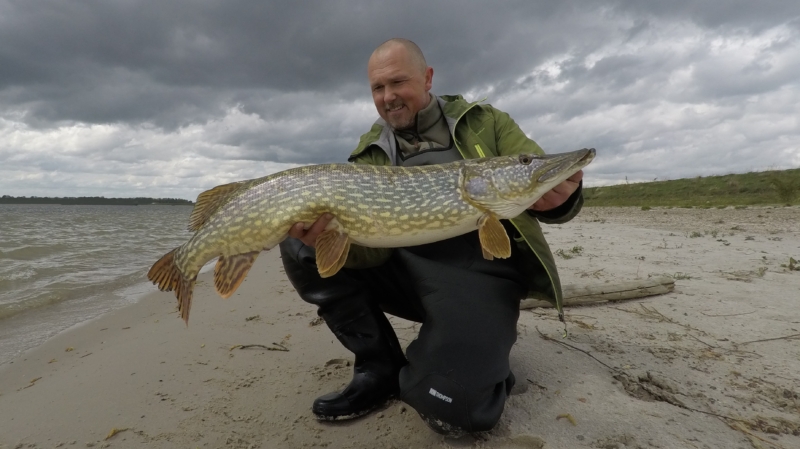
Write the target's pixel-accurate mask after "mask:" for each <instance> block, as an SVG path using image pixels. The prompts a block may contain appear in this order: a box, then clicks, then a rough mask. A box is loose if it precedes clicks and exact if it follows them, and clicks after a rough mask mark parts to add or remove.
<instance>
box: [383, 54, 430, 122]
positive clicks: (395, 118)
mask: <svg viewBox="0 0 800 449" xmlns="http://www.w3.org/2000/svg"><path fill="white" fill-rule="evenodd" d="M367 76H368V77H369V84H370V88H372V100H373V101H374V102H375V107H376V108H377V109H378V114H380V116H381V117H382V118H383V119H384V120H386V122H387V123H388V124H389V125H390V126H391V127H392V128H394V129H406V128H410V127H412V126H414V118H415V117H416V115H417V112H419V111H420V110H422V109H424V108H425V106H427V105H428V102H429V101H430V94H428V91H429V90H431V83H432V81H433V68H431V67H428V64H427V63H426V62H425V57H424V56H423V55H422V51H420V49H419V47H417V44H415V43H413V42H411V41H409V40H406V39H390V40H388V41H386V42H384V43H383V44H381V45H380V46H379V47H378V48H376V49H375V51H374V52H372V56H370V58H369V63H368V64H367Z"/></svg>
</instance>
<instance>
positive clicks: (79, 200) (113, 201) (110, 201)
mask: <svg viewBox="0 0 800 449" xmlns="http://www.w3.org/2000/svg"><path fill="white" fill-rule="evenodd" d="M0 204H65V205H78V204H90V205H112V206H114V205H116V206H139V205H145V204H166V205H175V204H186V205H192V204H194V203H193V202H191V201H188V200H184V199H180V198H142V197H140V198H106V197H102V196H79V197H63V198H58V197H48V196H16V197H14V196H9V195H3V196H1V197H0Z"/></svg>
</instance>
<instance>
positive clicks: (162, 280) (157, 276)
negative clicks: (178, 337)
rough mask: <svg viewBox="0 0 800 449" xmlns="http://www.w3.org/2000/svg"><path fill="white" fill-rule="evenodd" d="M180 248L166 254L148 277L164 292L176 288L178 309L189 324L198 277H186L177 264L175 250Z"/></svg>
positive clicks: (149, 272)
mask: <svg viewBox="0 0 800 449" xmlns="http://www.w3.org/2000/svg"><path fill="white" fill-rule="evenodd" d="M177 249H178V248H175V249H173V250H172V251H170V252H168V253H167V254H165V255H164V256H163V257H162V258H161V259H159V260H158V262H156V263H155V264H153V266H152V267H151V268H150V271H148V272H147V279H150V281H152V282H153V284H156V285H157V286H158V289H159V290H161V291H164V292H171V291H173V290H175V297H176V298H177V299H178V311H179V312H180V313H181V318H183V321H184V322H185V323H186V325H187V326H188V325H189V310H190V309H191V308H192V291H193V290H194V283H195V279H197V278H196V277H193V278H191V279H188V278H186V277H185V276H184V275H183V273H181V270H180V269H178V266H177V265H176V264H175V251H176V250H177Z"/></svg>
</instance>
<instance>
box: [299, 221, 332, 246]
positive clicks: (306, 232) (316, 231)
mask: <svg viewBox="0 0 800 449" xmlns="http://www.w3.org/2000/svg"><path fill="white" fill-rule="evenodd" d="M331 220H333V215H331V214H323V215H322V216H320V217H319V218H317V221H315V222H314V224H312V225H311V227H310V228H308V229H305V227H306V225H305V223H303V222H299V223H295V224H293V225H292V227H291V228H289V237H293V238H296V239H298V240H300V241H301V242H303V244H304V245H306V246H310V247H312V248H314V247H316V245H317V237H318V236H319V235H320V234H322V231H324V230H325V227H326V226H328V223H330V221H331Z"/></svg>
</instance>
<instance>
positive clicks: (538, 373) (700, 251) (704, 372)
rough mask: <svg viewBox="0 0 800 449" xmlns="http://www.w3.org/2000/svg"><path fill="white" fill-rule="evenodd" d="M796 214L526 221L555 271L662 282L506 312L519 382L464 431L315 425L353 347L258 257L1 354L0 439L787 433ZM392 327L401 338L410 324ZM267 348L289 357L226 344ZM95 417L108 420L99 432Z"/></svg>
mask: <svg viewBox="0 0 800 449" xmlns="http://www.w3.org/2000/svg"><path fill="white" fill-rule="evenodd" d="M768 211H769V213H768ZM798 215H799V214H798V209H797V208H787V209H785V210H784V209H769V208H766V209H758V210H755V209H744V210H732V209H731V210H691V209H686V210H676V209H670V210H667V209H661V208H653V209H652V210H650V211H640V210H633V208H620V209H616V208H615V209H613V210H612V209H605V208H603V209H599V208H586V209H584V211H583V212H582V213H581V214H580V215H579V217H578V218H577V219H576V220H573V222H570V223H568V224H565V225H558V226H544V229H545V231H546V233H547V239H548V241H549V242H550V246H551V248H552V250H553V252H554V253H558V251H559V250H561V254H564V255H566V256H569V258H567V257H563V256H560V255H556V259H557V263H558V265H559V272H560V274H561V277H562V282H563V283H564V284H577V285H581V284H602V283H611V282H615V281H618V280H619V281H621V280H630V279H635V278H637V277H639V278H645V277H647V276H648V275H657V274H669V275H671V276H673V277H676V288H675V291H673V292H671V293H669V294H666V295H661V296H656V297H649V298H642V299H638V300H632V301H624V302H619V303H614V304H600V305H596V306H584V307H574V308H567V309H566V315H567V320H568V323H569V331H570V336H569V337H568V338H567V339H562V338H561V330H562V327H561V325H560V323H559V322H558V321H557V317H556V316H555V313H554V311H552V310H546V309H532V310H523V311H522V312H521V315H520V320H519V324H518V334H519V335H518V341H517V343H516V345H515V346H514V349H513V350H512V354H511V365H512V369H513V370H514V373H515V375H516V377H517V379H518V382H517V384H518V385H517V386H516V387H515V389H514V391H512V396H511V397H510V398H509V400H508V402H507V405H506V410H505V412H504V415H503V418H502V419H501V422H500V424H499V425H498V426H497V427H496V428H495V429H494V430H493V431H492V432H490V433H489V434H487V435H483V436H480V437H478V438H475V437H472V436H466V437H463V438H461V439H458V440H452V439H444V438H443V437H441V436H439V435H436V434H434V433H433V432H431V431H430V430H428V429H427V427H426V426H425V424H424V423H423V422H422V421H421V420H420V419H419V417H418V416H417V414H416V413H415V412H414V410H413V409H411V408H410V407H407V406H405V405H404V404H403V403H401V402H397V401H395V402H392V403H390V404H388V405H387V406H386V407H385V408H384V409H383V410H381V411H379V412H377V413H373V414H370V415H368V416H366V417H364V418H361V419H358V420H355V421H352V422H347V423H339V424H329V423H320V422H317V421H316V420H314V419H313V417H312V415H311V413H310V405H311V402H312V401H313V400H314V398H316V397H317V396H319V395H320V394H324V393H327V392H329V391H333V390H336V389H338V388H341V387H342V386H343V385H346V384H347V382H348V381H349V379H350V376H351V369H352V354H350V353H349V352H348V351H346V350H345V349H344V348H342V347H341V345H339V343H338V342H336V341H335V338H334V337H333V335H332V334H331V333H330V331H329V330H328V329H327V327H326V326H325V325H324V324H323V325H318V323H317V321H316V320H315V318H316V311H315V308H314V307H313V306H311V305H309V304H306V303H304V302H303V301H301V300H300V299H299V298H297V296H296V293H295V292H294V290H293V289H292V288H291V284H290V283H289V282H288V280H287V279H286V276H285V274H284V273H283V270H282V265H281V263H280V259H279V256H278V252H277V251H271V252H265V253H262V254H261V255H260V257H259V259H258V260H257V262H256V264H255V265H254V267H253V269H252V270H251V271H250V274H249V276H248V278H247V279H246V280H245V282H244V283H243V284H242V286H241V287H240V289H239V290H238V291H237V292H236V293H235V294H234V296H233V297H232V298H230V299H228V300H223V299H221V298H219V297H217V295H216V293H214V291H213V284H212V282H211V281H210V278H211V275H210V273H209V272H205V273H203V274H201V275H200V276H199V277H198V283H197V287H196V290H195V299H194V304H193V307H192V315H191V318H190V321H189V326H188V327H186V326H184V324H183V322H182V321H181V320H180V318H178V316H177V313H176V312H175V299H174V296H173V295H172V293H162V292H157V291H156V292H154V293H149V294H146V295H144V297H142V298H141V299H140V300H139V301H137V302H135V303H132V304H129V305H127V306H125V307H124V308H121V309H116V310H113V311H111V312H109V313H106V314H104V315H101V316H100V317H98V318H96V319H93V320H91V321H89V322H86V323H83V324H82V325H80V326H78V327H74V328H71V329H69V330H68V331H65V332H61V333H59V334H58V335H56V336H54V337H52V338H50V339H48V340H47V341H46V342H45V343H44V344H42V345H40V346H38V347H36V348H33V349H31V350H29V351H26V352H25V353H23V354H22V355H21V356H18V357H16V358H15V359H14V360H13V361H12V362H10V363H7V364H4V365H1V366H0V417H1V418H0V449H10V448H15V447H17V445H19V444H24V445H25V446H30V445H31V444H33V445H35V446H32V447H56V446H57V445H58V444H59V443H61V444H62V445H63V446H64V447H70V443H72V442H73V441H74V442H75V444H76V445H80V446H82V447H83V446H86V445H87V443H91V444H92V445H93V446H94V447H103V446H104V445H106V446H107V447H141V446H142V445H144V444H146V445H148V447H156V448H161V447H163V448H171V447H221V446H226V447H235V448H271V447H288V448H294V447H297V448H301V447H303V448H307V447H343V448H360V447H387V448H389V447H398V448H399V447H419V448H440V447H480V448H515V449H517V448H562V447H576V448H581V447H587V448H598V447H623V446H622V445H624V446H625V447H628V448H631V447H642V448H646V447H662V448H672V447H675V448H684V447H686V448H692V447H703V446H704V445H707V446H708V447H731V448H739V447H741V448H748V447H752V444H751V441H756V442H758V443H759V444H761V445H762V446H763V447H769V444H775V445H776V446H774V447H785V448H789V447H797V446H800V375H798V373H800V349H798V347H797V345H796V342H793V339H792V338H788V339H787V338H786V337H787V336H791V335H793V334H798V333H800V309H799V308H797V307H796V297H797V289H798V287H799V286H800V272H789V271H786V270H785V268H782V267H781V266H780V265H781V264H782V263H785V262H786V261H787V260H788V257H795V258H797V256H800V229H799V226H800V225H799V224H798V222H797V216H798ZM759 216H760V217H759ZM720 220H722V223H719V221H720ZM731 228H737V229H734V230H731ZM706 231H708V233H706ZM713 231H717V233H716V235H714V236H712V234H711V233H712V232H713ZM692 233H698V234H700V236H698V237H691V235H692ZM750 237H752V238H750ZM725 243H728V245H726V244H725ZM578 247H580V249H579V250H577V249H576V248H578ZM573 250H574V251H573ZM792 255H793V256H792ZM784 259H785V260H784ZM762 267H764V269H763V270H762V269H761V268H762ZM679 273H682V274H680V275H679ZM154 288H155V287H154ZM391 322H392V324H393V325H394V327H395V329H396V330H397V333H398V338H399V339H400V342H401V344H402V345H403V346H405V345H407V344H408V343H409V342H410V341H411V340H412V339H413V338H414V336H415V335H416V332H417V331H418V328H419V325H417V324H416V323H411V322H407V321H404V320H401V319H397V318H394V317H392V318H391ZM768 339H772V340H769V341H767V340H768ZM758 340H764V341H758ZM275 343H278V344H280V345H282V346H283V347H285V348H286V349H288V352H284V351H280V350H266V349H264V348H259V347H253V348H246V349H238V348H235V347H236V345H263V346H265V347H271V348H279V347H278V346H276V345H274V344H275ZM562 343H565V344H566V345H569V346H566V345H564V344H562ZM68 348H72V350H70V351H67V349H68ZM574 348H577V349H580V351H579V350H576V349H574ZM581 351H584V352H581ZM587 353H589V354H591V355H592V357H594V358H595V359H593V358H592V357H589V356H588V355H587ZM598 361H600V362H602V364H601V363H598ZM604 364H605V365H606V366H604ZM608 367H611V368H613V369H609V368H608ZM34 379H35V380H34ZM78 404H80V405H78ZM678 404H681V405H682V406H681V405H678ZM692 410H696V411H692ZM709 413H715V414H717V415H721V416H728V417H731V418H735V419H737V420H739V421H730V420H727V419H721V418H719V417H715V416H712V415H710V414H709ZM570 418H571V419H570ZM759 419H761V420H762V421H760V423H759V421H758V420H759ZM572 421H574V424H573V423H572ZM737 426H740V427H741V428H737ZM759 426H761V427H759ZM113 429H117V430H118V431H119V430H121V429H126V430H123V431H121V432H119V433H117V434H115V435H113V436H112V437H110V438H109V439H107V440H106V437H107V436H108V435H109V434H110V433H112V430H113ZM794 431H797V433H798V434H797V435H793V434H792V432H794ZM761 439H763V440H765V441H766V442H764V441H761ZM777 445H780V446H777Z"/></svg>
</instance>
